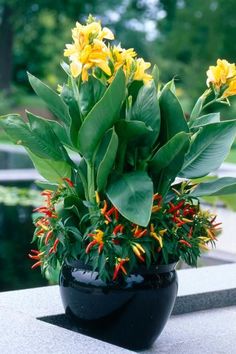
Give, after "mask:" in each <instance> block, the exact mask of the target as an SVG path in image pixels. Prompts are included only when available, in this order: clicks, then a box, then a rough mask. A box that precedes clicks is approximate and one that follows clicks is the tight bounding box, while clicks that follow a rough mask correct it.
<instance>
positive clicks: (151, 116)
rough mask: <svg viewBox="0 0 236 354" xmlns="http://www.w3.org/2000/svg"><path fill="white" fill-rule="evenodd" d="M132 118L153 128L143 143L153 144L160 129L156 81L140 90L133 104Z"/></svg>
mask: <svg viewBox="0 0 236 354" xmlns="http://www.w3.org/2000/svg"><path fill="white" fill-rule="evenodd" d="M131 120H135V121H141V122H143V123H145V125H146V126H147V127H150V128H151V129H152V131H151V132H149V134H148V135H147V137H144V138H143V145H148V146H152V145H153V144H154V143H155V141H156V140H157V138H158V134H159V131H160V108H159V103H158V99H157V90H156V87H155V83H154V81H152V82H151V83H150V84H148V85H144V86H142V87H141V89H140V90H139V93H138V96H137V99H136V102H135V103H134V105H133V109H132V115H131Z"/></svg>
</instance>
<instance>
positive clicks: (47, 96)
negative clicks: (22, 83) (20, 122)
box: [28, 73, 71, 125]
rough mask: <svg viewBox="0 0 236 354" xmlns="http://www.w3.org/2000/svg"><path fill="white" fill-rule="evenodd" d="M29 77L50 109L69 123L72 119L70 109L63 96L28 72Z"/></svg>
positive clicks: (64, 121) (36, 91) (37, 92)
mask: <svg viewBox="0 0 236 354" xmlns="http://www.w3.org/2000/svg"><path fill="white" fill-rule="evenodd" d="M28 78H29V82H30V84H31V86H32V88H33V89H34V91H35V93H36V94H37V95H38V96H39V97H40V98H41V99H42V100H43V101H44V102H45V103H46V104H47V106H48V108H49V110H50V111H51V112H52V113H53V114H55V116H56V117H58V118H59V119H60V120H62V122H63V123H65V124H66V125H69V124H70V120H71V118H70V114H69V109H68V107H67V105H66V104H65V103H64V102H63V100H62V99H61V97H60V96H59V95H58V94H57V93H56V92H55V91H53V90H52V89H51V88H50V87H48V86H47V85H45V84H44V83H43V82H42V81H40V80H39V79H38V78H36V77H35V76H33V75H31V74H30V73H28Z"/></svg>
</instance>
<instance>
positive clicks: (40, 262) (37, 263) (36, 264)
mask: <svg viewBox="0 0 236 354" xmlns="http://www.w3.org/2000/svg"><path fill="white" fill-rule="evenodd" d="M42 264H43V262H42V261H38V262H36V263H34V264H33V265H32V267H31V269H35V268H37V267H39V266H41V265H42Z"/></svg>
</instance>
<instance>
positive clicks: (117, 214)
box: [115, 208, 119, 221]
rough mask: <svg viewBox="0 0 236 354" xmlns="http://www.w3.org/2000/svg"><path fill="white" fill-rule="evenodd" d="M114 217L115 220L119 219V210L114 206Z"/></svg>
mask: <svg viewBox="0 0 236 354" xmlns="http://www.w3.org/2000/svg"><path fill="white" fill-rule="evenodd" d="M115 219H116V221H118V220H119V212H118V210H117V209H116V208H115Z"/></svg>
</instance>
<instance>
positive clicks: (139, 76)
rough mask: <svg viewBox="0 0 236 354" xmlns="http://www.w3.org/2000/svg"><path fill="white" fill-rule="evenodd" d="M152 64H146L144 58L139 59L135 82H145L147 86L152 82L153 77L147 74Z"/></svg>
mask: <svg viewBox="0 0 236 354" xmlns="http://www.w3.org/2000/svg"><path fill="white" fill-rule="evenodd" d="M150 66H151V63H148V62H145V61H144V60H143V58H138V59H137V60H136V70H135V74H134V77H133V80H139V81H143V82H144V83H145V84H147V83H148V82H149V81H151V80H152V75H150V74H147V73H145V71H146V70H147V69H149V68H150Z"/></svg>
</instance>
